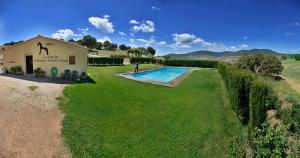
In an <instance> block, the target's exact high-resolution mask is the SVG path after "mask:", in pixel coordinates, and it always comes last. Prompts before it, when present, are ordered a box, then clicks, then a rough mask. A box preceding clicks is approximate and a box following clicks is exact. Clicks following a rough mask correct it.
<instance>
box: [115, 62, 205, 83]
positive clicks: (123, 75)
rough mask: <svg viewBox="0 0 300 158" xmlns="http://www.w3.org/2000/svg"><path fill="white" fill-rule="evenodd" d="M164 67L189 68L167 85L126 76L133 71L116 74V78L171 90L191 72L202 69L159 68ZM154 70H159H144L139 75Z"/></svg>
mask: <svg viewBox="0 0 300 158" xmlns="http://www.w3.org/2000/svg"><path fill="white" fill-rule="evenodd" d="M165 67H171V68H172V67H173V68H189V69H190V70H188V71H186V72H185V73H183V74H182V75H180V76H178V77H176V78H175V79H173V80H172V81H170V82H168V83H164V82H158V81H151V80H146V79H140V78H136V77H132V76H129V75H128V74H134V72H133V71H130V72H126V73H120V74H116V76H119V77H122V78H126V79H130V80H134V81H138V82H144V83H150V84H154V85H161V86H166V87H172V88H174V87H176V86H177V85H178V84H179V83H181V82H182V81H183V80H184V79H185V78H186V77H187V76H189V75H190V74H191V73H193V71H197V70H201V69H202V68H199V67H175V66H163V67H161V68H165ZM156 69H160V68H155V69H149V70H144V71H140V73H142V72H147V71H153V70H156Z"/></svg>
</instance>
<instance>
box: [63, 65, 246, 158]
mask: <svg viewBox="0 0 300 158" xmlns="http://www.w3.org/2000/svg"><path fill="white" fill-rule="evenodd" d="M152 67H153V65H142V68H147V69H148V68H152ZM131 69H132V67H131V66H120V67H90V68H89V74H90V75H91V77H92V78H93V79H94V80H95V81H96V84H75V85H71V86H68V87H67V88H66V90H65V96H66V97H67V98H68V99H69V100H68V102H67V103H63V102H62V103H61V108H62V110H63V111H64V112H65V113H66V117H65V119H64V121H63V129H62V133H63V136H64V139H65V141H66V143H67V144H68V146H69V147H70V150H71V152H72V154H73V156H74V157H138V158H145V157H155V158H156V157H172V158H173V157H179V158H184V157H228V153H229V145H230V142H231V141H232V140H233V139H234V138H235V136H236V135H240V134H241V133H243V132H244V128H243V127H242V125H241V124H240V122H239V121H238V119H237V117H236V115H235V113H234V112H233V111H232V108H231V105H230V103H229V100H228V99H227V93H226V90H225V89H224V85H223V82H222V80H221V77H220V75H219V73H218V71H217V70H201V71H195V72H193V73H192V74H191V75H190V76H188V77H187V78H186V79H185V80H184V81H183V82H182V83H181V84H179V85H178V86H177V87H175V88H170V87H163V86H158V85H151V84H146V83H141V82H136V81H132V80H128V79H124V78H120V77H117V76H115V75H114V74H116V73H120V72H126V71H129V70H131Z"/></svg>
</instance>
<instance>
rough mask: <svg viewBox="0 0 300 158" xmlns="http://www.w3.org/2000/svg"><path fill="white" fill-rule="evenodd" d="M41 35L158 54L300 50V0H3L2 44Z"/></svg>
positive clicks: (0, 9)
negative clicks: (107, 42)
mask: <svg viewBox="0 0 300 158" xmlns="http://www.w3.org/2000/svg"><path fill="white" fill-rule="evenodd" d="M38 34H42V35H46V36H49V37H55V38H65V39H66V40H68V39H71V38H72V39H80V38H82V37H83V36H84V35H85V34H91V35H92V36H95V37H96V38H97V39H98V40H99V41H103V40H111V41H112V42H116V43H118V44H121V43H125V44H128V45H131V46H144V47H145V46H152V47H154V48H156V49H157V50H158V54H159V55H163V54H167V53H184V52H190V51H194V50H211V51H224V50H239V49H251V48H269V49H273V50H275V51H279V52H283V53H297V52H300V1H299V0H126V1H122V0H84V1H79V0H78V1H76V0H64V1H62V0H0V44H3V43H6V42H10V41H19V40H24V39H29V38H31V37H34V36H36V35H38Z"/></svg>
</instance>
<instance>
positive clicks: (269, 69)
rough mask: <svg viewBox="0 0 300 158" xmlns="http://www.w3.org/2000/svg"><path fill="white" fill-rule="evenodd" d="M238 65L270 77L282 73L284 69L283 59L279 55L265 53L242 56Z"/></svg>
mask: <svg viewBox="0 0 300 158" xmlns="http://www.w3.org/2000/svg"><path fill="white" fill-rule="evenodd" d="M237 65H238V67H239V68H242V69H248V70H251V71H253V72H255V73H258V74H260V75H263V76H270V77H273V76H274V75H279V74H281V72H282V70H283V66H282V65H281V61H280V59H279V58H278V57H277V56H275V55H271V54H263V53H257V54H251V55H244V56H241V57H240V58H239V60H238V62H237Z"/></svg>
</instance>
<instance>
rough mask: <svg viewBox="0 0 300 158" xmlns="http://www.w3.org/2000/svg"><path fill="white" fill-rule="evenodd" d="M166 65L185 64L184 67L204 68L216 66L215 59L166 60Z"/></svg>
mask: <svg viewBox="0 0 300 158" xmlns="http://www.w3.org/2000/svg"><path fill="white" fill-rule="evenodd" d="M164 65H166V66H185V67H204V68H216V67H217V65H218V62H217V61H210V60H166V61H165V62H164Z"/></svg>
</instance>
